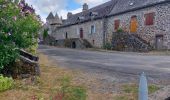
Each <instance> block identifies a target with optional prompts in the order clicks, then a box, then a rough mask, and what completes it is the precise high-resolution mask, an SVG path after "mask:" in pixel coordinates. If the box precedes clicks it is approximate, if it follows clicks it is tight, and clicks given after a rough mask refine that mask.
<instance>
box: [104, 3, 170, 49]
mask: <svg viewBox="0 0 170 100" xmlns="http://www.w3.org/2000/svg"><path fill="white" fill-rule="evenodd" d="M150 12H154V13H155V19H154V25H150V26H146V25H145V17H144V15H145V14H146V13H150ZM132 16H137V20H138V29H137V32H136V34H138V35H139V36H140V37H141V38H142V39H144V40H146V41H147V42H149V43H150V44H151V45H152V46H153V47H155V42H156V35H163V46H164V49H165V48H168V49H170V4H168V3H167V4H160V5H157V6H154V7H149V8H145V9H141V10H137V11H133V12H127V13H124V14H121V15H117V16H112V17H110V18H108V23H107V41H109V42H110V40H111V36H112V33H113V32H115V30H114V20H117V19H120V27H121V28H122V29H123V30H124V31H125V32H129V33H130V20H131V17H132Z"/></svg>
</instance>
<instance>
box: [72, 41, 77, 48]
mask: <svg viewBox="0 0 170 100" xmlns="http://www.w3.org/2000/svg"><path fill="white" fill-rule="evenodd" d="M72 48H74V49H75V48H76V42H75V41H74V42H72Z"/></svg>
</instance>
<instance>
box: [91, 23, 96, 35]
mask: <svg viewBox="0 0 170 100" xmlns="http://www.w3.org/2000/svg"><path fill="white" fill-rule="evenodd" d="M90 33H91V34H93V33H95V26H94V25H92V26H91V30H90Z"/></svg>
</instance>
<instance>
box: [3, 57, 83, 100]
mask: <svg viewBox="0 0 170 100" xmlns="http://www.w3.org/2000/svg"><path fill="white" fill-rule="evenodd" d="M39 56H40V62H39V63H40V70H41V76H40V77H34V78H29V79H24V80H15V83H14V84H15V85H14V87H13V89H11V90H8V91H5V92H1V93H0V97H1V98H0V100H86V88H84V87H83V86H75V85H73V84H72V77H74V74H73V72H71V71H69V70H65V69H60V68H58V67H56V66H52V65H51V62H50V61H49V60H48V58H47V57H46V56H45V55H42V54H40V55H39ZM32 81H33V82H32Z"/></svg>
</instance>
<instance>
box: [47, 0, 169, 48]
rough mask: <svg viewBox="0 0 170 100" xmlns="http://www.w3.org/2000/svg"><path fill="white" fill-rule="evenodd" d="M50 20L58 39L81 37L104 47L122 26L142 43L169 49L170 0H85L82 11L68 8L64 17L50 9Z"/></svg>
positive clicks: (49, 22)
mask: <svg viewBox="0 0 170 100" xmlns="http://www.w3.org/2000/svg"><path fill="white" fill-rule="evenodd" d="M47 23H48V25H49V31H50V34H51V36H52V37H54V38H55V39H56V41H60V40H65V39H81V40H87V41H88V42H89V43H90V44H91V45H92V46H94V47H98V48H102V47H103V46H104V45H105V44H106V43H110V44H112V41H113V35H114V33H115V32H117V31H118V30H120V29H121V30H123V32H126V33H128V34H129V35H133V38H137V39H138V41H139V42H140V44H141V45H142V42H143V43H145V44H146V43H147V44H148V45H150V46H152V47H153V49H159V50H160V49H170V0H111V1H108V2H106V3H104V4H101V5H99V6H96V7H93V8H90V9H89V7H88V5H87V4H86V3H85V4H84V5H83V8H82V12H80V13H77V14H72V13H71V12H69V13H68V14H67V19H65V20H63V19H60V18H59V17H58V15H57V14H56V16H53V14H52V13H50V14H49V16H48V17H47ZM140 44H138V45H140Z"/></svg>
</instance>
